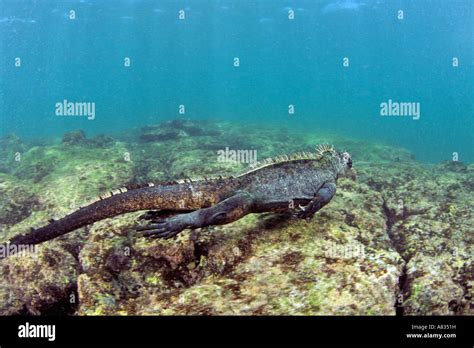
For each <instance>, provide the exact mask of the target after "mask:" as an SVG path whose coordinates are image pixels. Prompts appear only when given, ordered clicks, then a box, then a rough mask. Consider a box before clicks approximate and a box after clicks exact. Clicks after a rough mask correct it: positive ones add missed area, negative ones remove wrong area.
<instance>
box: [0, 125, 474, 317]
mask: <svg viewBox="0 0 474 348" xmlns="http://www.w3.org/2000/svg"><path fill="white" fill-rule="evenodd" d="M173 122H178V121H171V122H170V123H168V124H165V125H164V126H162V127H163V128H160V127H161V126H159V127H158V129H166V127H169V128H175V129H177V131H179V132H181V131H183V132H186V134H187V135H186V136H184V137H178V138H176V139H169V140H167V141H166V142H162V143H161V142H142V143H134V144H131V143H121V142H111V143H110V146H109V145H107V147H105V148H101V147H100V145H97V146H91V144H90V143H87V144H85V143H79V144H77V145H74V146H64V145H54V146H39V147H35V148H32V149H30V150H29V151H27V152H26V153H25V155H24V156H23V161H22V162H21V163H20V164H19V167H18V169H17V170H16V171H15V174H16V177H15V176H6V175H5V176H2V177H0V192H1V190H3V192H5V193H4V195H2V196H0V205H3V206H4V207H7V208H6V209H5V211H6V213H5V212H3V214H4V215H2V217H1V218H2V219H3V220H4V221H5V223H4V227H3V238H4V239H6V238H9V237H11V236H12V235H15V234H17V233H21V232H24V231H25V230H27V229H28V228H29V227H32V226H38V225H42V224H44V223H46V221H47V219H49V218H51V217H54V214H59V215H63V214H66V213H68V212H70V211H71V210H74V207H77V205H79V204H81V203H83V202H85V201H87V200H88V199H91V198H93V197H94V196H96V195H98V194H100V193H102V192H104V191H105V190H110V189H113V188H117V187H120V186H122V184H124V183H129V182H133V181H134V180H136V179H137V178H138V177H140V178H141V177H143V178H144V179H150V178H153V180H155V179H156V180H157V181H160V180H163V179H165V180H166V179H173V178H178V177H179V176H180V174H182V175H184V176H193V175H203V174H204V175H205V174H219V172H220V173H222V172H228V173H234V172H236V171H237V170H238V169H239V168H241V167H243V166H244V165H245V164H241V163H232V164H229V163H218V162H217V160H216V158H217V156H216V149H219V148H225V146H231V147H234V148H236V149H239V148H242V149H253V148H256V149H258V151H259V154H260V156H261V157H260V158H263V157H266V156H270V155H275V154H281V153H285V152H286V153H291V152H294V151H298V150H301V149H306V150H307V149H310V148H312V147H313V146H314V144H315V143H320V142H333V143H335V144H336V146H338V144H339V146H342V147H344V149H346V150H348V151H350V152H351V151H352V150H351V149H354V153H355V154H356V155H353V158H354V166H355V167H356V169H357V171H358V173H359V174H358V181H357V182H354V181H353V180H350V179H341V180H340V181H339V185H338V192H337V194H336V196H335V198H334V199H333V200H332V201H331V203H330V204H329V205H327V206H326V207H325V208H324V209H323V210H321V211H320V212H319V213H318V214H316V216H315V218H314V219H313V220H312V221H311V222H309V223H307V222H306V221H302V220H295V219H293V218H290V217H289V216H286V215H277V214H260V215H257V214H253V215H250V216H247V217H245V218H244V219H241V220H239V221H236V222H234V223H232V224H228V225H225V226H216V227H213V228H207V229H202V230H196V231H185V232H183V233H182V234H180V235H179V236H178V238H176V239H174V240H148V239H144V238H141V237H140V236H139V235H138V234H137V233H136V232H134V226H135V225H136V224H137V223H138V222H139V217H140V216H141V215H142V213H140V212H138V213H133V214H126V215H123V216H119V217H116V218H113V219H108V220H104V221H101V222H98V223H95V224H94V225H92V226H89V227H86V228H82V229H80V230H78V231H75V232H72V233H70V234H68V235H66V236H64V237H62V238H60V239H58V240H55V241H51V242H47V243H45V244H44V245H43V246H41V247H40V254H39V255H40V256H39V257H38V258H37V259H36V260H33V259H30V258H27V259H24V260H23V259H22V258H16V259H15V258H11V259H7V260H4V261H2V262H0V303H3V305H2V306H0V313H2V314H15V313H20V314H25V313H32V314H41V313H43V314H45V313H56V312H57V311H58V310H59V311H61V310H62V311H63V312H65V313H75V314H79V315H102V314H110V315H132V314H139V315H144V314H159V315H175V314H193V315H198V314H213V315H214V314H245V315H283V314H292V315H326V314H328V315H396V314H403V315H412V314H422V315H431V314H442V315H455V314H474V312H473V308H472V284H473V282H474V279H473V264H472V255H473V244H474V243H473V240H472V238H473V234H472V231H473V230H474V212H473V210H472V200H473V199H472V198H473V191H472V186H471V184H472V183H474V166H472V165H471V166H466V167H465V168H464V169H462V170H452V169H451V168H450V166H448V168H447V167H446V164H443V165H439V166H432V165H422V164H420V163H418V162H416V161H414V159H413V156H412V155H411V154H410V153H409V152H408V151H406V150H404V149H398V148H393V147H390V146H385V145H380V144H369V143H366V142H359V141H354V140H348V139H340V138H335V139H334V140H333V141H331V139H330V137H328V136H326V137H323V136H319V135H318V136H315V135H314V134H312V135H309V134H308V135H298V136H296V135H295V136H290V135H289V134H286V133H285V134H282V132H281V131H275V130H272V129H254V130H251V129H248V130H247V131H245V132H242V130H241V129H240V130H239V129H237V130H236V128H235V127H224V126H222V125H220V124H216V125H215V126H214V128H213V129H217V130H219V132H220V133H221V134H222V135H220V136H218V135H214V136H208V137H206V136H202V137H201V136H199V137H196V136H191V135H190V133H192V131H191V132H190V133H188V132H189V128H188V130H187V131H186V127H191V126H194V125H193V124H189V123H186V122H184V121H183V123H179V122H178V123H173ZM169 128H168V129H169ZM211 128H212V127H211ZM153 129H154V130H153V131H155V130H156V129H157V128H153ZM235 132H237V133H239V134H241V135H242V136H241V137H240V138H239V139H236V137H235V134H234V133H235ZM198 133H199V132H198ZM229 139H230V140H229ZM230 141H232V142H231V143H229V142H230ZM124 154H128V155H129V157H130V159H131V160H126V159H125V158H126V157H124ZM456 168H457V167H456ZM2 183H3V184H2ZM2 185H3V186H2ZM8 197H12V198H15V199H20V201H15V200H14V202H15V203H16V204H19V205H21V207H26V208H25V209H26V210H24V211H23V212H21V211H19V213H18V214H19V215H18V218H16V215H15V208H14V207H12V206H9V204H10V203H9V198H8ZM8 207H10V208H8ZM12 272H14V273H15V277H16V279H11V274H13V273H12ZM40 273H41V274H40ZM21 289H24V290H23V291H22V290H21ZM76 290H77V293H76ZM71 294H72V295H74V296H77V302H75V303H74V304H69V305H67V306H66V303H70V302H67V301H66V299H67V298H68V296H71Z"/></svg>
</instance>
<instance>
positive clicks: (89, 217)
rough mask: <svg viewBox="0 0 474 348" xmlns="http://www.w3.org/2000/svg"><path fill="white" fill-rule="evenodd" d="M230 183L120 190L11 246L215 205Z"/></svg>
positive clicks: (224, 195)
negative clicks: (115, 220) (144, 213)
mask: <svg viewBox="0 0 474 348" xmlns="http://www.w3.org/2000/svg"><path fill="white" fill-rule="evenodd" d="M226 181H227V180H224V179H218V180H213V181H197V182H191V181H189V182H183V183H175V182H173V183H168V184H159V185H156V186H155V185H154V184H147V185H146V186H145V187H140V188H136V189H131V190H129V189H126V188H123V189H120V190H116V191H113V192H111V193H110V194H108V195H107V196H106V197H104V196H102V197H99V198H98V199H97V200H95V201H94V202H93V203H91V204H89V205H86V206H84V207H81V208H80V209H78V210H76V211H75V212H73V213H71V214H69V215H67V216H65V217H64V218H62V219H59V220H50V223H49V224H48V225H46V226H44V227H41V228H38V229H32V230H31V231H30V232H28V233H26V234H23V235H18V236H15V237H14V238H12V239H11V240H10V241H9V242H8V243H6V244H10V245H17V246H18V245H34V244H39V243H42V242H45V241H48V240H51V239H53V238H56V237H59V236H62V235H64V234H66V233H68V232H71V231H74V230H76V229H78V228H80V227H83V226H86V225H90V224H92V223H94V222H96V221H99V220H103V219H107V218H111V217H114V216H117V215H120V214H124V213H129V212H134V211H139V210H150V209H151V210H171V211H176V212H179V211H192V210H196V209H200V208H204V207H209V206H211V205H214V204H216V203H217V202H219V201H220V200H222V199H223V198H225V197H226V196H227V195H228V194H229V192H231V190H232V185H229V183H228V182H226Z"/></svg>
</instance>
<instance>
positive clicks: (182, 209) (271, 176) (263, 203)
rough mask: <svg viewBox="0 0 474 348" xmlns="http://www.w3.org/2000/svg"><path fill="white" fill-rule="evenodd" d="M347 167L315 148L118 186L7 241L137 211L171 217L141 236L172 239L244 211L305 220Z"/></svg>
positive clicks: (346, 161)
mask: <svg viewBox="0 0 474 348" xmlns="http://www.w3.org/2000/svg"><path fill="white" fill-rule="evenodd" d="M351 167H352V160H351V157H350V155H349V154H348V153H347V152H342V153H338V152H336V151H335V150H334V149H333V148H332V147H331V146H329V145H320V146H318V147H317V148H316V151H315V152H314V153H304V152H303V153H298V154H295V155H292V156H289V157H288V156H282V157H279V158H276V159H269V160H265V161H263V162H259V163H257V164H256V165H255V166H253V167H252V168H251V169H250V170H248V171H246V172H244V173H242V174H240V175H238V176H234V177H229V178H217V179H210V180H207V179H206V180H197V181H192V180H187V181H179V182H172V183H161V184H156V185H154V184H147V185H145V187H137V188H130V187H129V188H123V189H120V190H116V191H113V192H111V193H110V194H109V195H107V196H105V197H104V196H102V197H99V198H98V199H97V200H95V201H94V202H92V203H91V204H89V205H86V206H84V207H81V208H80V209H79V210H77V211H75V212H73V213H72V214H69V215H67V216H65V217H64V218H62V219H59V220H50V223H49V224H48V225H46V226H44V227H41V228H38V229H32V230H31V231H30V232H29V233H27V234H24V235H19V236H16V237H14V238H13V239H12V240H11V241H10V242H8V243H9V244H10V245H12V244H13V245H24V244H28V245H31V244H38V243H42V242H45V241H47V240H50V239H53V238H56V237H59V236H61V235H64V234H66V233H68V232H70V231H74V230H76V229H78V228H80V227H83V226H86V225H89V224H92V223H94V222H96V221H99V220H103V219H107V218H111V217H113V216H117V215H120V214H124V213H128V212H133V211H139V210H155V211H158V212H159V213H160V212H161V213H162V214H164V213H168V215H169V214H171V215H174V216H171V217H168V218H165V219H162V220H156V219H152V221H151V223H150V224H148V225H146V226H142V227H139V228H138V231H142V232H144V235H145V236H150V237H158V238H170V237H173V236H175V235H177V234H178V233H179V232H181V231H182V230H184V229H187V228H190V229H194V228H200V227H205V226H210V225H222V224H227V223H229V222H232V221H236V220H238V219H240V218H242V217H243V216H245V215H247V214H249V213H260V212H284V211H293V210H295V211H296V216H297V217H299V218H303V219H310V218H312V216H313V215H314V214H315V213H316V212H317V211H318V210H320V209H321V208H322V207H323V206H325V205H326V204H327V203H329V201H330V200H331V198H332V197H333V196H334V194H335V193H336V181H337V179H338V178H339V177H340V176H342V175H344V174H345V173H346V171H348V170H349V169H350V168H351ZM295 207H296V209H294V208H295Z"/></svg>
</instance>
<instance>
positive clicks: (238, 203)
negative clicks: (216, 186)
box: [137, 192, 254, 239]
mask: <svg viewBox="0 0 474 348" xmlns="http://www.w3.org/2000/svg"><path fill="white" fill-rule="evenodd" d="M253 203H254V199H253V197H252V196H251V195H250V194H249V193H247V192H238V193H236V194H235V195H233V196H231V197H229V198H227V199H225V200H223V201H222V202H219V203H218V204H216V205H214V206H212V207H210V208H203V209H199V210H196V211H193V212H191V213H186V214H181V215H177V216H174V217H171V218H167V219H164V220H161V221H160V222H158V223H153V224H149V225H146V226H143V227H139V228H137V231H140V232H144V233H143V236H145V237H153V238H165V239H168V238H171V237H174V236H176V235H177V234H178V233H180V232H181V231H182V230H184V229H186V228H191V229H193V228H201V227H205V226H210V225H222V224H227V223H229V222H233V221H236V220H238V219H240V218H242V217H243V216H245V215H247V214H248V213H250V211H251V208H252V205H253Z"/></svg>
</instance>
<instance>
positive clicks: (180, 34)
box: [0, 0, 474, 162]
mask: <svg viewBox="0 0 474 348" xmlns="http://www.w3.org/2000/svg"><path fill="white" fill-rule="evenodd" d="M473 7H474V2H473V1H471V0H451V1H446V0H419V1H382V0H360V1H359V0H339V1H314V0H313V1H303V0H301V1H288V0H287V1H270V0H268V1H263V0H261V1H251V0H240V1H237V0H226V1H218V0H209V1H205V0H193V1H161V0H159V1H138V0H121V1H112V0H110V1H92V0H81V1H52V0H50V1H47V0H44V1H32V0H30V1H13V0H0V135H1V134H7V133H11V132H14V133H16V134H18V135H19V136H20V137H22V138H25V139H35V138H47V139H49V138H54V137H58V136H60V135H62V134H63V133H64V132H66V131H69V130H74V129H83V130H85V131H86V133H87V134H88V135H93V134H97V133H106V134H108V133H113V132H119V131H123V130H127V129H129V128H130V127H135V126H140V125H144V124H151V123H157V122H160V121H161V120H166V119H172V118H176V117H185V118H189V119H208V118H211V119H223V120H232V121H235V122H244V123H255V122H260V123H264V124H272V125H273V124H276V125H280V126H284V127H286V128H288V129H290V130H291V129H295V130H296V129H305V130H307V131H312V130H314V131H315V132H321V130H323V131H326V130H327V131H328V132H336V133H340V134H342V135H348V136H351V137H354V138H357V139H359V138H361V139H374V140H376V141H381V142H385V143H390V144H395V145H400V146H403V147H406V148H407V149H409V150H411V151H413V152H414V153H415V155H416V157H417V158H419V159H421V160H425V161H441V160H446V159H448V160H449V159H451V158H452V153H453V152H458V153H459V159H460V160H462V161H465V162H473V161H474V111H473V104H474V100H473V99H474V97H473V95H474V82H473V81H474V67H473V65H474V63H473V62H474V52H473V51H474V10H473ZM71 10H72V11H74V14H75V18H74V19H72V18H71V12H70V11H71ZM180 10H183V11H184V19H179V18H178V17H179V14H180V12H179V11H180ZM399 10H402V11H403V19H400V18H399V17H400V13H399V12H398V11H399ZM291 14H293V16H294V19H289V16H291ZM126 57H128V58H130V66H128V67H126V66H124V65H125V64H124V63H125V59H126ZM236 57H237V58H239V63H240V66H238V67H236V66H234V63H235V60H234V59H235V58H236ZM16 58H20V60H21V61H20V63H21V65H20V66H15V65H16V64H18V60H17V59H16ZM344 58H348V59H349V65H348V66H344V64H343V63H344ZM456 59H457V66H453V63H454V61H455V60H456ZM454 65H456V64H454ZM64 100H67V101H70V102H90V103H94V105H95V117H94V119H93V120H89V119H88V118H87V117H60V116H58V115H56V104H57V103H58V102H59V103H62V102H63V101H64ZM389 100H392V101H393V102H407V103H408V102H409V103H415V104H416V105H419V114H418V116H413V115H411V114H410V115H408V116H404V117H402V116H381V106H380V105H381V103H384V102H388V101H389ZM415 104H413V105H415ZM179 105H184V106H185V114H184V115H183V114H179ZM289 105H294V111H295V113H294V114H289V113H288V110H289ZM414 118H418V119H414ZM348 150H350V149H348Z"/></svg>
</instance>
